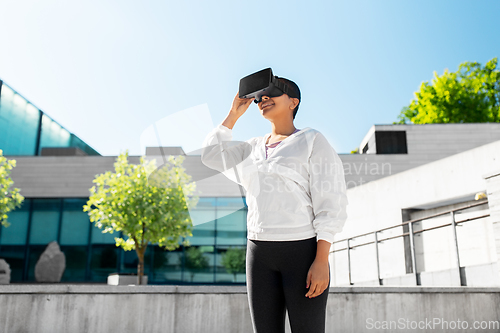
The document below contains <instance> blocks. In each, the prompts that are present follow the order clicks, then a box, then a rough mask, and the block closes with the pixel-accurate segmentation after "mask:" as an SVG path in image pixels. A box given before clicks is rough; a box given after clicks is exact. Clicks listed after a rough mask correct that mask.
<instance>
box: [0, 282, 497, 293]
mask: <svg viewBox="0 0 500 333" xmlns="http://www.w3.org/2000/svg"><path fill="white" fill-rule="evenodd" d="M246 293H247V287H246V286H209V285H201V286H184V285H182V286H180V285H147V286H133V285H131V286H110V285H105V284H103V285H83V284H8V285H0V294H246ZM329 293H330V294H374V293H399V294H406V293H460V294H462V293H500V288H498V287H425V286H414V287H397V286H396V287H391V286H373V287H372V286H368V287H367V286H363V287H355V286H352V287H331V288H330V290H329Z"/></svg>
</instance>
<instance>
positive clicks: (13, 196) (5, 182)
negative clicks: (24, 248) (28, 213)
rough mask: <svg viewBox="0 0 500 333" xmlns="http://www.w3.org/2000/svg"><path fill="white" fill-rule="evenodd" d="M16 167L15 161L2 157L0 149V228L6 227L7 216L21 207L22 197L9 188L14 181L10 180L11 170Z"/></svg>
mask: <svg viewBox="0 0 500 333" xmlns="http://www.w3.org/2000/svg"><path fill="white" fill-rule="evenodd" d="M15 166H16V160H9V159H7V158H6V157H5V156H3V150H2V149H0V226H4V227H8V226H10V223H9V222H8V221H7V217H8V216H7V214H8V213H9V212H10V211H12V210H14V209H16V208H19V207H21V204H22V202H23V201H24V197H23V196H22V195H21V194H19V189H18V188H10V187H11V186H12V184H14V181H13V180H12V178H10V172H11V170H12V169H13V168H14V167H15Z"/></svg>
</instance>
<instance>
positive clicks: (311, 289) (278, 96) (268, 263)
mask: <svg viewBox="0 0 500 333" xmlns="http://www.w3.org/2000/svg"><path fill="white" fill-rule="evenodd" d="M274 80H281V82H282V83H283V84H286V85H287V86H288V87H289V88H284V89H286V90H287V91H288V94H287V93H284V92H283V91H276V89H278V88H276V86H271V85H269V86H270V87H271V88H269V91H271V92H268V93H267V95H265V94H264V95H262V91H265V90H260V93H259V96H258V100H256V101H257V102H258V103H257V105H258V107H259V110H260V112H261V115H262V116H263V117H264V118H265V119H267V120H269V122H270V123H271V132H270V133H268V134H266V135H265V136H264V137H254V138H251V139H249V140H247V141H246V142H245V143H246V144H238V145H230V146H227V144H226V143H227V142H228V141H231V140H232V128H233V126H234V124H235V123H236V121H237V120H238V119H239V118H240V117H241V116H242V115H243V114H244V113H245V112H246V110H247V109H248V107H249V105H250V104H251V102H252V101H253V100H254V98H240V97H239V93H237V94H236V96H235V97H234V100H233V103H232V107H231V110H230V111H229V114H228V115H227V117H226V118H225V119H224V121H223V122H222V123H221V124H219V125H218V126H217V127H216V128H214V129H213V130H212V131H211V132H210V133H209V134H208V135H207V137H206V138H205V141H204V142H203V150H202V154H201V160H202V162H203V163H204V164H205V165H206V166H208V167H211V168H214V169H216V170H217V171H219V172H222V173H223V174H224V175H225V176H227V177H228V178H229V179H231V180H233V181H236V180H235V178H234V177H233V174H234V173H235V172H234V171H236V175H238V174H240V176H241V177H236V179H237V181H236V182H237V183H238V184H239V185H242V186H243V187H245V189H246V197H247V204H248V215H247V256H246V276H247V290H248V299H249V305H250V314H251V318H252V324H253V328H254V332H256V333H266V332H269V333H270V332H273V333H274V332H280V333H281V332H284V330H285V313H286V310H288V316H289V320H290V326H291V329H292V331H293V332H294V333H297V332H299V333H300V332H308V333H316V332H324V331H325V318H326V303H327V298H328V287H329V285H330V265H329V262H328V253H329V249H330V246H331V243H332V242H333V237H334V235H335V234H336V233H338V232H340V231H341V230H342V228H343V225H344V223H345V221H346V219H347V214H346V205H347V196H346V185H345V179H344V173H343V168H342V162H341V160H340V158H339V156H338V155H337V153H336V152H335V150H334V149H333V147H332V146H331V145H330V144H329V143H328V141H327V140H326V138H325V136H324V135H323V134H322V133H320V132H319V131H317V130H315V129H313V128H310V127H305V128H303V129H297V128H295V126H294V124H293V121H294V119H295V115H296V113H297V110H298V105H299V103H300V90H299V88H298V86H297V85H296V84H295V83H293V82H292V81H290V80H287V79H283V78H275V79H274ZM274 80H272V82H275V81H274ZM220 161H223V163H221V162H220ZM325 163H328V164H330V166H331V167H328V168H324V167H323V168H318V165H323V164H325ZM222 166H224V167H222ZM233 169H234V170H233ZM325 170H335V172H333V173H332V172H325ZM325 183H327V184H328V186H326V187H325V186H320V187H318V184H322V185H324V184H325Z"/></svg>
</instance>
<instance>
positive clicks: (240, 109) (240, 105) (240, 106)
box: [230, 92, 254, 118]
mask: <svg viewBox="0 0 500 333" xmlns="http://www.w3.org/2000/svg"><path fill="white" fill-rule="evenodd" d="M253 100H254V99H253V98H240V97H239V92H237V93H236V96H234V100H233V105H232V106H231V111H230V112H231V113H233V114H234V115H235V116H237V117H238V118H239V117H241V116H242V115H243V114H244V113H245V112H246V111H247V110H248V107H249V106H250V104H251V103H252V102H253Z"/></svg>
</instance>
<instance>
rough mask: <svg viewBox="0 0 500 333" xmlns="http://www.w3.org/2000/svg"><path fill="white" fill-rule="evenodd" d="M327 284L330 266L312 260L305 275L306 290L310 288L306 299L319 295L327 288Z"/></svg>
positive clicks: (322, 261)
mask: <svg viewBox="0 0 500 333" xmlns="http://www.w3.org/2000/svg"><path fill="white" fill-rule="evenodd" d="M329 282H330V266H329V265H328V261H327V260H317V259H316V260H314V262H313V263H312V265H311V268H309V272H308V273H307V279H306V288H309V287H310V288H309V291H308V292H307V294H306V297H309V298H311V297H316V296H319V295H321V294H322V293H323V291H325V289H326V288H327V287H328V283H329Z"/></svg>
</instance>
